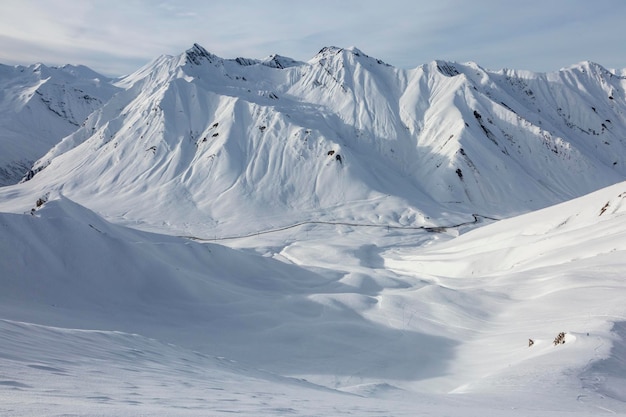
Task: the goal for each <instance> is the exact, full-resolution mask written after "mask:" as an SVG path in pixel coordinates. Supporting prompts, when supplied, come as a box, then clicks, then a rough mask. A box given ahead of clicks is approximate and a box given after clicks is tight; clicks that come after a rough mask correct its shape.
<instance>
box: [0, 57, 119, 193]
mask: <svg viewBox="0 0 626 417" xmlns="http://www.w3.org/2000/svg"><path fill="white" fill-rule="evenodd" d="M112 82H113V80H112V79H109V78H107V77H104V76H103V75H101V74H98V73H96V72H94V71H92V70H91V69H89V68H87V67H85V66H74V65H65V66H63V67H48V66H46V65H43V64H35V65H31V66H28V67H24V66H19V65H18V66H14V67H10V66H6V65H0V146H1V147H2V152H0V186H1V185H9V184H13V183H16V182H18V181H19V180H20V179H21V178H22V177H23V176H24V174H25V173H26V172H27V171H28V169H29V168H30V167H31V166H32V164H33V163H34V162H35V161H36V160H37V159H38V158H40V157H42V156H43V155H44V154H45V153H46V152H47V151H48V150H49V149H50V148H51V147H52V146H54V145H55V144H57V143H58V142H59V141H60V140H61V139H62V138H64V137H65V136H67V135H69V134H70V133H72V132H74V131H75V130H76V129H77V128H78V127H80V125H81V123H82V122H83V121H84V120H85V118H86V117H87V116H88V115H89V114H90V113H92V112H93V111H94V110H96V109H97V108H99V107H100V106H102V105H103V104H104V103H105V102H107V101H108V100H109V99H110V98H111V97H112V96H113V94H114V93H115V92H116V91H118V90H119V89H118V88H116V87H114V86H113V85H112Z"/></svg>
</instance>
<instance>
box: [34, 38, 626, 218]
mask: <svg viewBox="0 0 626 417" xmlns="http://www.w3.org/2000/svg"><path fill="white" fill-rule="evenodd" d="M277 62H280V63H283V64H280V65H278V64H276V63H277ZM284 63H287V65H285V64H284ZM116 85H117V86H118V87H120V88H124V91H122V92H120V93H118V94H117V95H116V96H115V97H113V98H112V99H111V100H110V101H109V102H108V103H107V104H106V105H104V106H103V107H102V108H100V109H98V110H97V111H95V112H94V113H93V114H92V115H91V116H89V118H88V119H87V120H86V121H85V122H84V125H83V126H81V127H80V128H79V129H77V130H76V131H75V132H74V133H73V134H71V135H69V136H68V137H67V138H65V139H64V140H63V141H62V142H61V143H59V144H58V145H57V146H56V147H54V148H53V149H52V150H51V151H50V152H49V153H48V154H47V155H46V156H44V157H43V158H41V159H40V160H39V161H38V162H37V163H36V164H35V166H34V171H35V172H37V171H41V172H40V173H38V174H37V175H36V177H35V180H36V181H35V180H33V181H34V182H33V184H31V185H30V187H31V188H32V187H34V188H35V189H37V190H40V191H41V192H44V191H45V190H48V189H50V188H53V189H54V188H62V189H63V192H64V193H65V194H66V195H67V196H69V197H71V198H76V199H77V200H78V201H79V202H81V203H85V202H86V201H88V200H90V201H91V203H90V205H89V206H90V207H93V208H95V209H97V210H99V211H102V212H104V213H107V214H109V215H111V216H121V215H124V216H125V218H133V219H140V218H141V219H144V220H146V219H147V221H148V222H153V223H156V222H158V221H162V220H163V213H167V211H168V207H169V208H171V207H173V206H181V207H184V210H182V211H183V212H184V213H185V215H184V216H185V218H184V219H177V220H176V221H177V222H181V223H188V224H190V223H193V224H198V223H202V224H207V225H209V226H210V227H216V226H217V225H218V224H230V225H231V226H232V225H234V224H235V223H236V219H237V217H238V216H242V215H244V216H245V215H255V216H258V217H259V218H260V219H262V218H270V217H272V218H274V219H275V218H281V217H282V215H284V214H293V213H299V214H298V215H299V216H301V217H302V218H311V217H320V216H321V217H325V216H326V217H329V218H338V217H339V218H350V219H359V220H366V221H374V222H386V223H394V222H396V223H400V224H425V223H428V219H429V218H432V217H433V216H438V215H439V213H441V212H446V213H448V214H450V213H454V212H456V213H459V214H463V213H473V212H478V213H483V214H487V215H493V216H507V215H511V214H514V213H519V212H525V211H529V210H533V209H537V208H540V207H544V206H547V205H550V204H553V203H556V202H559V201H564V200H567V199H570V198H573V197H575V196H579V195H582V194H585V193H588V192H591V191H593V190H595V189H598V188H601V187H604V186H607V185H609V184H612V183H615V182H618V181H621V180H623V179H624V177H625V175H626V166H625V162H626V161H625V160H624V155H626V152H625V151H626V148H625V147H626V142H625V141H626V116H625V112H626V94H625V88H626V80H625V78H624V77H621V76H618V75H616V74H614V73H611V72H609V71H608V70H606V69H604V68H602V67H601V66H599V65H597V64H593V63H588V62H585V63H581V64H579V65H577V66H573V67H571V68H568V69H564V70H561V71H559V72H555V73H548V74H534V73H530V72H527V71H512V70H501V71H487V70H485V69H483V68H481V67H480V66H478V65H476V64H473V63H468V64H458V63H451V62H444V61H435V62H432V63H429V64H425V65H422V66H420V67H418V68H415V69H412V70H401V69H398V68H394V67H392V66H390V65H388V64H385V63H384V62H382V61H380V60H378V59H375V58H372V57H369V56H368V55H366V54H364V53H363V52H361V51H360V50H358V49H357V48H347V49H344V48H336V47H327V48H323V49H322V50H321V51H320V52H319V53H318V54H317V55H315V56H314V57H313V58H312V59H311V60H309V61H308V62H297V61H294V60H290V59H287V58H280V59H277V57H274V58H272V59H266V60H249V59H243V58H237V59H234V60H228V59H223V58H219V57H217V56H215V55H213V54H211V53H209V52H208V51H206V50H205V49H204V48H202V47H201V46H199V45H197V44H195V45H194V46H193V47H192V48H191V49H189V50H188V51H186V52H185V53H183V54H181V55H179V56H173V57H172V56H162V57H159V58H157V59H156V60H155V61H153V62H152V63H150V64H148V65H146V66H145V67H144V68H142V69H140V70H138V71H137V72H136V73H134V74H131V75H129V76H128V77H125V78H124V79H121V80H118V81H117V82H116ZM338 158H339V159H338ZM44 168H45V169H44ZM94 196H95V197H97V196H106V203H98V202H97V200H98V199H97V198H95V199H94V198H92V197H94ZM103 201H104V200H103ZM146 201H150V202H151V205H152V207H153V208H152V209H151V212H150V213H146V210H145V204H144V203H142V202H146ZM371 201H377V203H373V204H368V205H367V207H368V210H363V209H362V206H361V205H360V204H361V203H358V204H354V203H355V202H371ZM346 202H349V203H351V204H353V206H354V207H357V206H359V207H361V208H359V209H356V208H353V209H350V210H348V211H345V212H341V211H338V210H336V209H333V210H330V208H337V207H341V206H342V205H344V204H345V203H346ZM111 207H115V209H114V210H112V209H111ZM233 207H239V210H238V211H237V213H233ZM167 221H168V222H169V221H171V219H167ZM272 221H274V220H272ZM267 224H268V225H269V224H270V223H267Z"/></svg>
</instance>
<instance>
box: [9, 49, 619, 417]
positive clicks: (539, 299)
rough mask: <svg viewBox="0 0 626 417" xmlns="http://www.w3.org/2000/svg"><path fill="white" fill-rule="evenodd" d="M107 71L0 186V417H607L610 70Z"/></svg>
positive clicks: (165, 67)
mask: <svg viewBox="0 0 626 417" xmlns="http://www.w3.org/2000/svg"><path fill="white" fill-rule="evenodd" d="M15 68H17V67H15ZM28 68H30V69H24V71H33V69H32V68H31V67H28ZM33 68H34V67H33ZM64 68H65V67H64ZM77 68H82V67H77ZM18 70H19V68H18V69H11V68H9V67H7V68H4V67H3V69H2V71H3V74H6V73H9V72H11V71H18ZM57 70H58V69H52V70H51V71H57ZM77 74H78V73H77ZM3 76H4V75H3ZM20 76H21V75H20ZM4 77H5V78H4V81H2V82H5V83H9V81H7V80H8V79H9V78H10V79H11V80H13V81H11V82H13V84H11V85H15V86H16V87H15V89H14V90H12V91H15V92H17V91H18V90H19V88H18V87H19V85H20V84H19V83H23V84H24V85H26V82H25V81H20V80H21V78H15V77H17V76H13V75H12V76H11V77H13V78H11V77H9V76H4ZM77 77H78V79H80V81H76V80H74V81H72V82H76V83H86V84H89V80H93V79H94V78H98V76H97V75H95V73H91V72H89V71H88V70H87V69H84V68H82V69H80V74H78V75H77ZM15 80H17V81H15ZM103 80H104V79H103ZM103 83H104V81H103ZM68 85H69V84H68ZM72 85H73V84H72ZM106 85H107V86H108V87H103V89H102V91H103V93H102V94H105V93H104V92H105V91H109V92H110V94H111V96H110V97H108V98H107V97H106V94H105V95H103V96H102V99H101V103H100V105H98V106H95V107H94V108H93V112H92V113H90V114H89V115H88V116H87V115H84V118H82V121H80V123H79V126H75V129H74V130H72V131H71V132H69V133H64V132H62V129H60V128H59V129H57V130H55V129H56V128H51V129H52V130H51V131H52V133H54V134H51V135H50V137H48V138H47V140H50V141H52V142H54V143H52V142H49V143H50V145H49V148H48V150H47V151H46V152H47V154H46V155H45V156H43V157H42V158H41V159H39V161H38V162H36V163H35V164H34V165H33V166H32V168H31V172H30V174H29V175H27V178H28V180H26V181H23V182H21V183H19V184H14V183H15V182H16V181H12V182H13V185H8V186H5V187H1V188H0V415H1V416H15V417H17V416H59V417H60V416H139V415H145V416H225V415H232V414H240V415H246V416H341V415H353V416H421V415H432V416H463V417H466V416H490V415H494V416H527V415H541V416H576V417H578V416H597V415H605V414H606V415H616V414H617V415H626V347H625V346H626V279H625V277H624V271H626V256H625V254H626V252H625V251H626V223H625V222H624V220H625V219H626V217H624V216H625V215H626V182H624V180H626V167H625V166H624V163H625V162H626V148H625V147H626V93H625V92H624V90H625V87H626V80H625V79H624V78H623V77H621V76H619V75H617V74H615V73H611V72H609V71H607V70H605V69H603V68H602V67H600V66H599V65H596V64H592V63H581V64H579V65H577V66H574V67H572V68H568V69H564V70H562V71H559V72H555V73H551V74H533V73H527V72H519V71H511V70H502V71H498V72H496V71H487V70H484V69H482V68H480V67H479V66H478V65H476V64H457V63H446V62H442V61H438V62H434V63H431V64H427V65H424V66H422V67H419V68H416V69H414V70H400V69H396V68H394V67H391V66H389V65H387V64H385V63H383V62H381V61H379V60H376V59H375V58H371V57H368V56H367V55H365V54H364V53H363V52H361V51H359V50H358V49H356V48H349V49H341V48H324V49H323V50H322V51H320V53H319V54H318V55H316V56H315V57H314V58H312V59H311V60H310V61H309V62H296V61H293V60H291V59H289V58H285V57H280V56H272V57H268V58H266V59H264V60H250V59H243V58H237V59H236V60H224V59H221V58H218V57H216V56H214V55H212V54H210V53H208V52H207V51H205V50H204V49H203V48H202V47H200V46H199V45H194V46H193V48H191V49H190V50H188V51H186V52H185V53H183V54H181V55H180V56H177V57H168V56H163V57H160V58H158V59H157V60H155V61H154V62H153V63H151V64H149V65H147V66H146V67H144V68H142V69H140V70H139V71H137V72H136V73H134V74H131V75H129V76H127V77H124V78H122V79H118V80H106ZM101 87H102V86H101ZM28 88H32V87H28ZM16 94H17V96H19V94H24V93H19V94H18V93H16ZM33 94H34V95H38V94H37V93H33ZM107 94H108V93H107ZM93 95H94V96H95V94H93ZM17 96H16V97H17ZM3 97H4V98H3V100H5V101H3V102H2V103H4V104H3V105H7V106H8V104H6V103H8V101H6V97H8V95H5V96H3ZM23 97H25V96H23ZM71 100H73V99H72V98H65V99H63V100H61V101H63V103H64V104H65V105H67V103H68V102H69V101H71ZM94 102H95V101H94ZM31 104H32V103H31ZM31 107H34V104H32V105H31ZM64 108H73V107H71V106H70V107H64ZM11 109H13V110H11V111H14V112H17V110H15V108H13V107H11ZM41 111H43V112H44V113H42V114H45V112H48V111H50V109H48V110H45V109H43V110H41ZM48 116H49V117H52V116H50V115H48ZM57 116H58V115H57ZM57 116H55V117H57ZM41 117H44V116H41ZM58 117H60V116H58ZM81 117H82V116H81ZM7 120H8V119H2V120H0V132H3V131H7V130H8V128H7V126H8V124H7V123H6V121H7ZM49 120H53V119H49ZM3 129H4V130H3ZM29 132H32V131H29ZM30 134H31V133H28V135H30ZM0 138H1V137H0ZM54 138H56V139H54ZM61 138H62V139H61ZM24 140H25V141H27V140H28V139H24ZM55 141H56V142H55ZM7 143H8V142H5V141H0V146H1V147H2V148H0V150H4V148H5V147H6V146H9V145H6V144H7ZM29 147H30V145H28V146H26V145H25V146H24V148H25V149H26V148H29ZM331 151H332V152H331ZM17 153H19V152H17ZM17 153H16V155H17ZM337 155H340V157H341V158H339V159H338V158H337ZM12 158H13V157H12ZM20 158H22V157H21V156H20V157H15V158H13V159H12V160H21V159H20ZM28 158H32V156H27V155H25V156H24V158H23V159H24V160H27V159H28ZM0 162H1V163H5V161H4V160H2V161H0ZM7 172H8V171H7ZM11 172H13V171H11ZM9 177H10V176H7V178H9ZM11 178H13V180H15V178H14V176H13V177H11ZM7 181H8V179H7ZM498 219H500V220H498ZM555 340H556V341H557V343H554V342H555Z"/></svg>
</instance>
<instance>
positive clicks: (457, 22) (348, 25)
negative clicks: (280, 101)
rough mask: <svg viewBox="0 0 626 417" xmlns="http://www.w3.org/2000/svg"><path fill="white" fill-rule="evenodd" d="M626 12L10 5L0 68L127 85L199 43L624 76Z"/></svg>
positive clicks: (482, 3) (367, 5) (221, 48)
mask: <svg viewBox="0 0 626 417" xmlns="http://www.w3.org/2000/svg"><path fill="white" fill-rule="evenodd" d="M624 21H626V2H624V1H622V0H598V1H597V2H588V1H586V0H551V1H550V2H545V1H539V0H528V1H526V2H511V1H501V0H476V1H473V2H467V1H464V0H438V1H436V2H433V1H430V0H429V1H425V0H424V1H421V0H387V1H385V2H380V1H369V0H367V1H363V0H361V1H355V0H345V1H340V2H337V1H328V0H321V1H316V2H314V3H312V2H293V1H284V0H268V1H266V2H257V1H250V0H230V1H224V0H216V1H211V2H205V1H199V0H183V1H175V2H174V1H163V2H160V3H157V2H153V1H149V0H125V1H121V0H113V1H102V0H83V1H80V2H79V1H75V0H48V1H45V0H19V1H18V0H4V1H3V2H2V3H1V4H0V45H1V46H2V47H1V48H0V62H2V63H6V64H32V63H35V62H44V63H47V64H53V65H55V64H65V63H74V64H78V63H80V64H85V65H88V66H91V67H93V68H94V69H96V70H98V71H101V72H104V73H106V74H108V75H121V74H124V73H128V72H131V71H134V70H135V69H137V68H138V67H139V66H140V65H142V64H145V63H146V62H148V61H150V60H152V59H154V58H156V57H157V56H159V55H162V54H179V53H181V52H183V51H184V50H185V49H187V48H189V47H190V46H191V45H192V44H193V43H194V42H197V43H200V44H201V45H203V46H204V47H205V48H207V49H208V50H210V51H211V52H213V53H215V54H217V55H220V56H223V57H225V58H231V57H236V56H246V57H251V58H262V57H264V56H267V55H269V54H272V53H279V54H281V55H286V56H290V57H293V58H295V59H300V60H307V59H309V58H310V57H311V56H312V55H314V54H315V52H317V50H319V49H320V48H321V47H323V46H327V45H335V46H344V47H347V46H357V47H359V48H360V49H362V50H363V51H364V52H366V53H368V54H370V55H372V56H375V57H377V58H380V59H383V60H384V61H386V62H388V63H390V64H392V65H395V66H398V67H403V68H411V67H416V66H418V65H420V64H423V63H425V62H429V61H431V60H433V59H447V60H454V61H461V62H465V61H475V62H477V63H479V64H480V65H482V66H485V67H487V68H493V69H497V68H503V67H508V68H520V69H530V70H534V71H548V70H556V69H559V68H561V67H563V66H568V65H571V64H575V63H577V62H579V61H582V60H593V61H596V62H599V63H600V64H603V65H605V66H607V67H616V68H623V67H626V59H625V58H623V57H625V56H626V46H624V43H623V39H626V28H625V25H624V24H623V22H624Z"/></svg>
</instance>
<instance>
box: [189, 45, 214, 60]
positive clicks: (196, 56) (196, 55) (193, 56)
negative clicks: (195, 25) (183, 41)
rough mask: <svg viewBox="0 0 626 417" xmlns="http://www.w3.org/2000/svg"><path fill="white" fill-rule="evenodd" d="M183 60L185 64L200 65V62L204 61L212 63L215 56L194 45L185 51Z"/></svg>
mask: <svg viewBox="0 0 626 417" xmlns="http://www.w3.org/2000/svg"><path fill="white" fill-rule="evenodd" d="M185 58H186V60H187V62H191V63H193V64H196V65H201V64H202V61H204V60H206V61H209V62H213V61H214V60H215V59H216V58H217V56H215V55H213V54H212V53H210V52H209V51H207V50H206V49H204V48H203V47H202V46H200V45H199V44H197V43H194V44H193V46H192V47H191V48H189V49H187V51H185Z"/></svg>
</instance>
